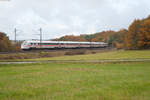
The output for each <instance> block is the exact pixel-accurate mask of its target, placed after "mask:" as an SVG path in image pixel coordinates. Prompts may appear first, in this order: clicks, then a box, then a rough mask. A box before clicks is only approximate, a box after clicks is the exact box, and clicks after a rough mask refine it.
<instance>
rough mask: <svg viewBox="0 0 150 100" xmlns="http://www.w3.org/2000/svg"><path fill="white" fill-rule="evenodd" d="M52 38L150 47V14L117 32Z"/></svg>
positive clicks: (123, 46)
mask: <svg viewBox="0 0 150 100" xmlns="http://www.w3.org/2000/svg"><path fill="white" fill-rule="evenodd" d="M54 40H56V41H89V42H106V43H108V44H109V46H112V47H117V48H118V49H121V48H123V49H150V16H148V17H147V18H145V19H141V20H140V19H135V20H134V21H133V22H132V23H131V25H130V26H129V28H128V29H120V30H119V31H117V32H116V31H113V30H109V31H102V32H97V33H94V34H90V35H87V34H82V35H80V36H74V35H66V36H63V37H60V38H57V39H54Z"/></svg>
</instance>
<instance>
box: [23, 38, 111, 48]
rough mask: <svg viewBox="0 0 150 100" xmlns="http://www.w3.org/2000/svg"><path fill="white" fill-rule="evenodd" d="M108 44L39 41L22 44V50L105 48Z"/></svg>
mask: <svg viewBox="0 0 150 100" xmlns="http://www.w3.org/2000/svg"><path fill="white" fill-rule="evenodd" d="M107 46H108V44H107V43H104V42H75V41H39V40H26V41H24V42H23V43H22V44H21V49H23V50H30V49H52V48H98V47H99V48H100V47H102V48H104V47H107Z"/></svg>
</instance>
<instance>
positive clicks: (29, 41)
mask: <svg viewBox="0 0 150 100" xmlns="http://www.w3.org/2000/svg"><path fill="white" fill-rule="evenodd" d="M24 42H27V43H40V41H39V40H26V41H24ZM42 43H81V44H90V43H93V44H107V43H104V42H79V41H42Z"/></svg>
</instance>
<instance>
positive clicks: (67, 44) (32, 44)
mask: <svg viewBox="0 0 150 100" xmlns="http://www.w3.org/2000/svg"><path fill="white" fill-rule="evenodd" d="M40 44H41V45H59V44H60V45H90V44H79V43H78V44H77V43H76V44H75V43H31V45H40Z"/></svg>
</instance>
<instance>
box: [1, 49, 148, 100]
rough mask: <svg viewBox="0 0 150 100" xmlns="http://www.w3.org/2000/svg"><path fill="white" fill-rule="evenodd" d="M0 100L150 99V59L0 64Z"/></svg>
mask: <svg viewBox="0 0 150 100" xmlns="http://www.w3.org/2000/svg"><path fill="white" fill-rule="evenodd" d="M114 53H115V52H114ZM143 53H144V52H143ZM135 54H136V53H135ZM102 55H103V57H104V54H102ZM124 55H125V54H124ZM136 55H139V54H136ZM87 56H88V55H87ZM93 56H95V58H93V59H97V58H96V57H97V55H93ZM127 56H128V57H129V58H130V56H131V55H130V56H129V55H127ZM145 56H146V57H148V56H149V55H145ZM76 57H78V56H76ZM98 57H99V56H98ZM110 57H111V56H110ZM116 57H118V55H116ZM137 57H138V56H137ZM81 58H82V57H81ZM91 58H92V57H91ZM91 58H87V59H91ZM100 58H101V57H99V58H98V59H100ZM105 58H107V57H105ZM120 58H121V57H120ZM123 58H124V57H123ZM141 58H142V57H141ZM72 59H73V58H72ZM82 59H83V58H82ZM101 59H102V58H101ZM0 100H150V62H140V63H120V64H119V63H118V64H85V63H84V64H83V63H74V64H73V63H68V64H67V63H43V64H18V65H0Z"/></svg>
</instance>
